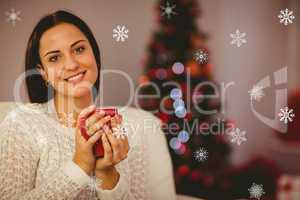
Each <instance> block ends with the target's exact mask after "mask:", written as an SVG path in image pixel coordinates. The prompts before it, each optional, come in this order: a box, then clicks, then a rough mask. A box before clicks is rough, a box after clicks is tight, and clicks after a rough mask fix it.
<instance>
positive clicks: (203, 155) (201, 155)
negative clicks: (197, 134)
mask: <svg viewBox="0 0 300 200" xmlns="http://www.w3.org/2000/svg"><path fill="white" fill-rule="evenodd" d="M194 158H195V160H197V161H198V162H203V161H205V160H206V159H207V158H208V151H207V150H206V149H205V148H203V147H200V148H199V149H198V150H196V151H195V152H194Z"/></svg>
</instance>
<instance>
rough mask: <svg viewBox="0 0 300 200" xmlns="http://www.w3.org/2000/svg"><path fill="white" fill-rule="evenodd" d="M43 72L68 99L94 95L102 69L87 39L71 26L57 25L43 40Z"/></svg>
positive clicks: (41, 45) (41, 68)
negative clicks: (98, 65)
mask: <svg viewBox="0 0 300 200" xmlns="http://www.w3.org/2000/svg"><path fill="white" fill-rule="evenodd" d="M39 55H40V59H41V66H39V68H40V72H41V74H42V76H43V78H44V79H45V80H48V82H49V83H50V84H51V85H52V86H53V87H54V89H55V92H58V93H60V94H61V95H64V96H70V97H81V96H84V95H87V94H88V93H89V92H90V91H91V87H92V86H93V85H94V83H95V82H96V80H97V76H98V69H97V63H96V60H95V56H94V53H93V49H92V47H91V45H90V43H89V41H88V39H87V38H86V37H85V35H84V34H83V33H82V32H81V31H80V29H78V28H77V27H76V26H74V25H72V24H68V23H61V24H59V25H56V26H54V27H52V28H50V29H49V30H47V31H46V32H44V33H43V35H42V37H41V40H40V49H39Z"/></svg>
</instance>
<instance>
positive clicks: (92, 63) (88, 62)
mask: <svg viewBox="0 0 300 200" xmlns="http://www.w3.org/2000/svg"><path fill="white" fill-rule="evenodd" d="M82 61H83V62H82V65H83V66H85V67H86V68H87V69H88V71H89V73H88V74H87V75H88V76H87V78H88V79H89V80H90V81H91V82H95V81H96V79H97V77H98V68H97V63H96V60H95V58H94V55H93V54H88V55H86V56H84V59H82Z"/></svg>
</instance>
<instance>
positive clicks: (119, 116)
mask: <svg viewBox="0 0 300 200" xmlns="http://www.w3.org/2000/svg"><path fill="white" fill-rule="evenodd" d="M116 118H117V123H118V124H122V122H123V117H122V115H119V114H118V115H117V116H116Z"/></svg>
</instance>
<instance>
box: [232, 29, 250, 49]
mask: <svg viewBox="0 0 300 200" xmlns="http://www.w3.org/2000/svg"><path fill="white" fill-rule="evenodd" d="M230 37H231V38H232V40H231V44H232V45H233V44H236V46H237V47H240V46H242V44H243V43H247V40H246V39H245V37H246V33H241V32H240V31H239V29H237V30H236V31H235V33H234V34H233V33H232V34H230Z"/></svg>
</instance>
